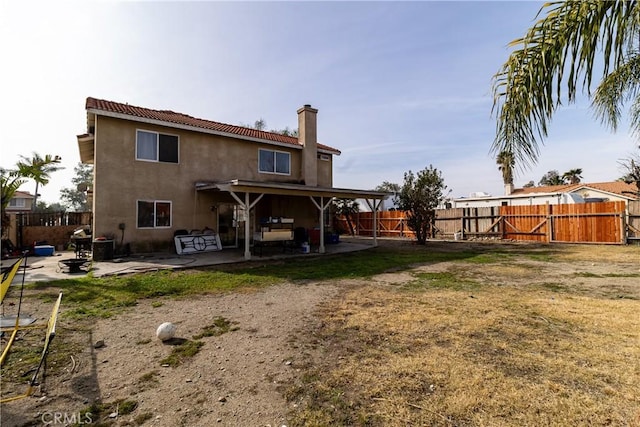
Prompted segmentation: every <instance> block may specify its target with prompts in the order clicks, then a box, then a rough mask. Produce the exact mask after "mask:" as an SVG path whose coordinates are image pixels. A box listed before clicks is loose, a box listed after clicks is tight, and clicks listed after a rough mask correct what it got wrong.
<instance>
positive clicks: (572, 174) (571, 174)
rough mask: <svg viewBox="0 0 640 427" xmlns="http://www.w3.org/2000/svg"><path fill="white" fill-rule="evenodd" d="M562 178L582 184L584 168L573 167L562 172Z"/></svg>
mask: <svg viewBox="0 0 640 427" xmlns="http://www.w3.org/2000/svg"><path fill="white" fill-rule="evenodd" d="M562 179H563V180H565V181H568V182H569V184H580V181H581V180H582V169H580V168H577V169H571V170H568V171H567V172H565V173H563V174H562Z"/></svg>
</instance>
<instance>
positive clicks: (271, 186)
mask: <svg viewBox="0 0 640 427" xmlns="http://www.w3.org/2000/svg"><path fill="white" fill-rule="evenodd" d="M196 190H197V191H204V190H219V191H228V192H237V193H260V194H279V195H286V196H311V197H328V198H334V197H337V198H342V199H373V200H384V199H386V198H388V197H390V196H392V195H393V194H392V193H387V192H384V191H370V190H357V189H350V188H334V187H310V186H306V185H302V184H289V183H277V182H260V181H242V180H238V179H234V180H231V181H224V182H198V183H196Z"/></svg>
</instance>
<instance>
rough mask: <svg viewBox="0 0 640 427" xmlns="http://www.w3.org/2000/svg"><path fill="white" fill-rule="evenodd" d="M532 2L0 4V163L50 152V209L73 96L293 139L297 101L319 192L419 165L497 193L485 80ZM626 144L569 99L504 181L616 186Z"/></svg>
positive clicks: (77, 124)
mask: <svg viewBox="0 0 640 427" xmlns="http://www.w3.org/2000/svg"><path fill="white" fill-rule="evenodd" d="M541 5H542V2H525V1H513V2H508V1H497V2H485V1H470V2H462V1H444V2H436V1H412V2H391V1H378V2H365V1H356V2H341V1H327V2H307V1H301V2H294V1H285V2H266V1H260V2H213V1H208V2H205V1H194V2H177V1H175V2H165V1H138V2H128V1H127V2H125V1H119V2H116V1H82V2H74V1H47V2H44V1H29V0H0V52H1V53H2V68H1V69H0V70H1V71H0V97H1V102H0V141H2V143H1V144H0V150H1V151H0V153H1V156H0V166H2V167H4V168H7V169H10V168H12V167H13V166H14V165H15V163H16V162H17V161H18V160H20V156H21V155H22V156H27V157H30V156H31V155H32V153H33V152H37V153H39V154H40V155H43V156H44V155H45V154H52V155H59V156H61V157H62V166H64V168H65V169H64V170H62V171H58V172H55V173H54V174H52V176H51V181H50V182H49V184H48V185H46V186H45V187H41V188H40V190H39V192H40V194H41V196H42V197H41V200H44V201H46V202H47V203H53V202H58V201H59V195H60V189H61V188H72V187H73V185H72V184H71V179H72V178H73V177H74V176H75V174H74V170H73V169H74V167H75V166H77V164H78V162H79V161H80V156H79V153H78V147H77V142H76V135H79V134H82V133H85V132H86V131H87V129H86V112H85V100H86V98H87V97H94V98H101V99H106V100H110V101H115V102H122V103H129V104H131V105H136V106H141V107H146V108H152V109H158V110H164V109H166V110H173V111H177V112H181V113H184V114H189V115H191V116H194V117H199V118H203V119H208V120H214V121H218V122H223V123H229V124H235V125H245V124H253V123H254V122H255V121H256V120H258V119H263V120H264V121H265V122H266V124H267V128H268V129H284V128H285V127H289V128H296V127H297V114H296V110H297V109H298V108H300V107H301V106H303V105H305V104H311V105H312V106H313V107H315V108H317V109H318V110H319V111H318V140H319V142H321V143H323V144H326V145H329V146H331V147H334V148H337V149H339V150H340V151H341V152H342V154H341V155H340V156H338V157H336V158H335V159H334V186H335V187H339V188H356V189H373V188H375V187H376V186H378V185H379V184H381V183H382V182H384V181H388V182H392V183H398V184H402V182H403V177H404V173H405V172H407V171H409V170H411V171H413V172H417V171H419V170H422V169H424V168H426V167H429V165H433V166H434V167H435V168H437V169H438V170H439V171H440V172H441V173H442V177H443V178H444V182H445V184H446V185H447V187H448V189H449V190H451V193H450V195H451V196H452V197H464V196H469V195H470V194H471V193H473V192H485V193H488V194H491V195H494V196H497V195H501V194H503V192H504V189H503V183H502V176H501V174H500V172H499V171H498V168H497V165H496V162H495V155H494V154H493V153H491V151H490V148H491V144H492V142H493V139H494V137H495V125H496V120H495V117H493V116H492V112H491V108H492V103H493V98H492V92H491V83H492V76H493V75H494V74H495V73H496V72H497V71H498V70H499V68H500V66H501V65H502V64H503V63H504V62H505V61H506V59H507V58H508V55H509V52H510V50H509V47H508V43H509V42H510V41H512V40H514V39H516V38H518V37H521V36H522V35H524V33H525V31H526V29H527V28H529V27H530V26H531V25H532V24H533V23H534V22H535V17H536V14H537V12H538V10H539V9H540V6H541ZM635 145H637V143H635V144H634V140H633V138H632V136H631V135H630V134H629V131H628V127H626V126H624V125H623V126H622V127H621V128H620V129H619V130H618V132H617V133H612V132H610V131H609V130H608V129H606V128H605V127H603V126H602V125H600V123H599V122H598V121H597V120H596V119H595V118H594V115H593V111H592V110H591V109H590V108H589V101H588V99H587V98H586V97H585V96H583V97H580V98H579V99H578V102H576V103H575V104H569V105H565V106H563V107H561V108H560V109H559V110H558V112H557V114H556V115H555V116H554V119H553V121H552V123H551V127H550V128H549V136H548V138H547V139H546V140H545V141H544V145H542V147H541V156H540V158H539V160H538V162H537V164H536V165H534V166H532V167H530V168H528V169H525V170H518V171H517V173H516V177H515V186H516V187H521V186H522V185H524V184H526V183H527V182H529V181H531V180H532V181H534V182H536V183H537V182H538V181H539V180H540V178H541V177H542V176H543V175H544V174H545V173H546V172H547V171H549V170H558V171H559V172H560V174H562V173H563V172H566V171H568V170H570V169H575V168H582V170H583V174H582V176H583V182H602V181H613V180H616V179H617V178H619V177H620V176H622V175H623V174H624V171H623V170H622V168H621V166H620V164H619V162H620V160H621V159H624V158H628V157H629V155H631V153H633V151H634V147H635ZM21 190H24V191H29V192H31V193H33V192H34V190H35V183H33V182H29V183H27V184H25V185H24V186H23V187H22V188H21Z"/></svg>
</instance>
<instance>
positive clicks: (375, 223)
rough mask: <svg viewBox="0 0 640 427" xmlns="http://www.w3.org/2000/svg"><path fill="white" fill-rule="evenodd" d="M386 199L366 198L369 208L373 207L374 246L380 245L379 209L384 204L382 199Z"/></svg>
mask: <svg viewBox="0 0 640 427" xmlns="http://www.w3.org/2000/svg"><path fill="white" fill-rule="evenodd" d="M383 200H384V199H380V200H378V199H371V200H369V199H365V202H367V205H368V206H369V209H371V211H372V212H373V231H372V233H373V246H374V247H376V246H378V209H379V208H380V205H382V201H383Z"/></svg>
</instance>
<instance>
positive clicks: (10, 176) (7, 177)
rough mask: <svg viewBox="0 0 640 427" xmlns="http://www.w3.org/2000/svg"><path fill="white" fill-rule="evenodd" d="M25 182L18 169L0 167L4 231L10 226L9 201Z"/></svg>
mask: <svg viewBox="0 0 640 427" xmlns="http://www.w3.org/2000/svg"><path fill="white" fill-rule="evenodd" d="M24 183H25V180H24V179H22V176H20V173H19V172H18V171H16V170H13V171H8V170H5V169H2V168H0V190H1V191H2V212H1V215H2V232H3V234H4V232H5V231H6V230H7V228H8V227H9V217H8V216H7V212H6V209H7V206H9V202H10V201H11V199H13V196H14V195H15V194H16V191H18V189H19V188H20V186H21V185H22V184H24Z"/></svg>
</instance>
